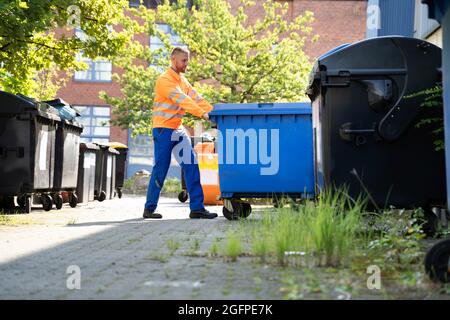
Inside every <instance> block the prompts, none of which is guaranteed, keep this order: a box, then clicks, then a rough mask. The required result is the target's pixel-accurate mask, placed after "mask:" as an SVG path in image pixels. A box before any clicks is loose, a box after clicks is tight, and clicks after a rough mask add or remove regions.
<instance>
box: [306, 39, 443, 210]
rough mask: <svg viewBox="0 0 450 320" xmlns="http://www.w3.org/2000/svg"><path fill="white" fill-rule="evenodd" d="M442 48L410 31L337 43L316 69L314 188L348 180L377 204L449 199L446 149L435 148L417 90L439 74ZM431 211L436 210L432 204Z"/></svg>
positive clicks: (354, 191) (427, 204) (311, 91)
mask: <svg viewBox="0 0 450 320" xmlns="http://www.w3.org/2000/svg"><path fill="white" fill-rule="evenodd" d="M440 67H441V49H440V48H438V47H437V46H435V45H433V44H430V43H428V42H426V41H423V40H419V39H413V38H406V37H399V36H393V37H380V38H373V39H368V40H364V41H361V42H357V43H354V44H350V45H344V46H341V47H338V48H336V49H334V50H332V51H330V52H329V53H327V54H325V55H323V56H321V57H319V59H318V60H317V62H316V63H315V65H314V68H313V71H312V73H311V78H310V84H309V88H308V91H307V93H308V95H309V97H310V99H311V101H312V113H313V139H314V158H315V185H316V193H318V192H319V191H320V190H322V189H324V188H329V187H339V186H344V185H345V186H346V187H347V188H348V192H349V194H350V196H352V197H354V198H356V197H358V195H363V196H367V197H368V200H369V204H370V205H372V207H374V208H375V209H381V208H384V207H385V206H389V205H392V206H395V207H397V208H413V207H422V208H424V209H426V210H427V209H429V208H431V207H433V206H436V207H440V206H442V205H443V204H444V203H445V195H446V191H445V167H444V153H443V152H437V151H435V149H434V144H433V141H434V139H435V136H433V135H432V134H431V132H432V130H433V129H434V128H433V127H430V126H424V127H418V126H417V123H418V122H419V121H420V120H421V119H425V118H428V117H435V116H436V114H433V112H435V111H432V110H431V109H433V108H423V107H420V105H421V103H422V102H423V99H424V98H423V97H411V95H412V94H414V93H417V92H420V91H423V90H425V89H429V88H433V87H435V86H436V84H437V83H438V82H439V81H440V72H439V68H440ZM430 211H431V210H430Z"/></svg>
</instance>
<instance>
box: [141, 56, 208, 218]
mask: <svg viewBox="0 0 450 320" xmlns="http://www.w3.org/2000/svg"><path fill="white" fill-rule="evenodd" d="M188 62H189V51H187V50H186V49H183V48H179V47H176V48H175V49H173V51H172V54H171V67H170V68H169V69H168V70H167V71H166V72H165V73H163V74H162V75H161V76H160V77H159V78H158V80H157V81H156V85H155V99H154V103H153V131H152V133H153V141H154V148H155V165H154V167H153V171H152V175H151V178H150V182H149V185H148V190H147V201H146V203H145V209H144V215H143V216H144V218H155V219H158V218H162V215H161V214H159V213H156V212H155V210H156V206H157V204H158V199H159V195H160V192H161V189H162V187H163V184H164V180H165V178H166V175H167V171H168V170H169V166H170V162H171V154H172V150H174V148H176V149H177V150H180V151H179V154H178V156H179V158H181V159H179V158H177V160H178V162H179V163H180V165H181V166H182V168H183V171H184V177H185V181H186V188H187V192H188V193H189V198H190V201H189V207H190V209H191V213H190V214H189V217H190V218H193V219H195V218H203V219H205V218H206V219H212V218H215V217H217V214H216V213H211V212H209V211H208V210H206V209H205V207H204V205H203V190H202V187H201V185H200V172H199V168H198V164H197V159H196V156H195V153H194V151H193V149H192V146H191V142H190V141H191V140H190V138H189V136H188V135H187V134H186V132H185V131H184V129H183V127H182V126H181V118H182V117H183V115H184V114H185V113H186V112H188V113H190V114H192V115H194V116H196V117H198V118H203V119H206V120H209V117H208V112H210V111H211V110H212V109H213V107H212V106H211V105H210V104H209V103H208V101H206V100H205V99H204V98H203V97H202V96H201V95H200V94H198V93H197V92H196V91H195V90H194V88H193V87H192V86H191V85H190V83H189V82H188V81H187V80H186V78H185V77H184V76H183V75H182V73H184V72H185V71H186V67H187V65H188ZM176 156H177V155H176Z"/></svg>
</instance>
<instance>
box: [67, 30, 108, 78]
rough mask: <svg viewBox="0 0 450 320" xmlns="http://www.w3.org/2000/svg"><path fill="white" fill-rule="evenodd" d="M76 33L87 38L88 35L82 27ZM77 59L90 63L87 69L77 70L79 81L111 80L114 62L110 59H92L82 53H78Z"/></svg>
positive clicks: (76, 74) (82, 38)
mask: <svg viewBox="0 0 450 320" xmlns="http://www.w3.org/2000/svg"><path fill="white" fill-rule="evenodd" d="M75 35H76V36H77V37H78V38H79V39H81V40H86V39H87V36H86V34H85V33H84V32H83V31H82V30H81V29H76V30H75ZM77 61H82V62H84V63H86V64H87V65H88V69H87V70H82V71H75V75H74V79H75V80H77V81H101V82H110V81H111V74H112V64H111V61H108V60H100V59H98V60H92V59H89V58H86V57H83V54H82V53H79V54H77Z"/></svg>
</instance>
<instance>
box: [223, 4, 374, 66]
mask: <svg viewBox="0 0 450 320" xmlns="http://www.w3.org/2000/svg"><path fill="white" fill-rule="evenodd" d="M228 2H229V3H230V5H231V9H232V11H233V12H235V11H236V8H237V7H238V6H239V5H240V0H228ZM255 2H256V5H255V6H254V7H252V9H251V10H250V11H249V12H247V15H248V23H250V24H253V23H255V21H256V20H257V19H261V17H263V16H264V8H263V6H262V3H264V1H261V0H259V1H258V0H257V1H255ZM279 2H281V3H288V4H289V10H288V13H287V17H288V20H292V19H295V18H296V17H297V16H299V15H302V14H304V12H305V11H312V12H313V13H314V18H315V19H314V22H313V23H312V24H311V26H312V28H313V34H317V35H319V40H318V41H317V42H315V43H311V42H307V43H306V44H305V52H306V53H307V54H308V55H309V57H310V58H311V60H314V59H315V58H316V57H318V56H320V55H321V54H323V53H325V52H327V51H329V50H330V49H333V48H334V47H337V46H338V45H340V44H342V43H345V42H355V41H358V40H362V39H364V38H365V33H366V10H367V1H366V0H282V1H279Z"/></svg>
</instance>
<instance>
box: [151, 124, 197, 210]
mask: <svg viewBox="0 0 450 320" xmlns="http://www.w3.org/2000/svg"><path fill="white" fill-rule="evenodd" d="M153 141H154V150H155V165H154V166H153V171H152V174H151V177H150V182H149V184H148V189H147V201H146V202H145V208H146V209H149V210H152V211H155V210H156V206H157V205H158V199H159V195H160V193H161V189H162V187H163V185H164V180H165V179H166V175H167V171H168V170H169V167H170V162H171V156H172V151H173V153H174V155H175V158H176V160H177V162H178V163H179V164H180V166H181V167H182V168H183V171H184V178H185V181H186V188H187V192H188V194H189V207H190V209H191V211H198V210H202V209H204V206H203V200H204V196H203V190H202V186H201V184H200V171H199V168H198V163H197V157H196V155H195V153H194V150H193V149H192V145H191V139H190V137H189V136H188V135H187V134H186V132H185V131H184V129H182V128H179V129H169V128H154V129H153Z"/></svg>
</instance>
